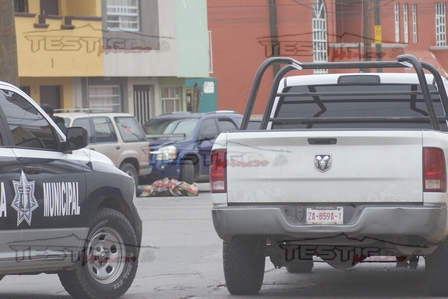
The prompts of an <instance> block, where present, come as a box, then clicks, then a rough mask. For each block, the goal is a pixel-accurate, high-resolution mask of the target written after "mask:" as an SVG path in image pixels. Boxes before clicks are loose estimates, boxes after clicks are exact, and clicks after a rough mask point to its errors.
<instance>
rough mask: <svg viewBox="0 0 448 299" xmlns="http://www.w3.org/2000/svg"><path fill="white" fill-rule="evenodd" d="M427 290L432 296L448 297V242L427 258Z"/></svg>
mask: <svg viewBox="0 0 448 299" xmlns="http://www.w3.org/2000/svg"><path fill="white" fill-rule="evenodd" d="M425 275H426V288H427V290H428V292H429V293H430V294H431V295H432V296H448V240H445V241H443V242H441V243H440V244H439V246H438V247H437V249H436V250H435V251H434V252H433V253H432V254H430V255H428V256H425Z"/></svg>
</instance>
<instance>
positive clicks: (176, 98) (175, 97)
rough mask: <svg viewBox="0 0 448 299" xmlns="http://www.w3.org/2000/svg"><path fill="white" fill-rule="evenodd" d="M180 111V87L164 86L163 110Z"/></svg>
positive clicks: (165, 111) (168, 111)
mask: <svg viewBox="0 0 448 299" xmlns="http://www.w3.org/2000/svg"><path fill="white" fill-rule="evenodd" d="M175 111H180V87H162V112H163V113H170V112H175Z"/></svg>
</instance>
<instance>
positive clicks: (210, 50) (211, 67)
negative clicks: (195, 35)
mask: <svg viewBox="0 0 448 299" xmlns="http://www.w3.org/2000/svg"><path fill="white" fill-rule="evenodd" d="M208 59H209V67H208V72H209V73H210V74H212V73H213V49H212V32H211V31H209V32H208Z"/></svg>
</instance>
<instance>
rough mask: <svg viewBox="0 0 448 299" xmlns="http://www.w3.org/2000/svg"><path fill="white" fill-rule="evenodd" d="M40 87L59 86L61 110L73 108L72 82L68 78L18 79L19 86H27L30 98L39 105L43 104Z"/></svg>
mask: <svg viewBox="0 0 448 299" xmlns="http://www.w3.org/2000/svg"><path fill="white" fill-rule="evenodd" d="M41 85H59V86H61V108H70V107H72V106H73V105H72V80H71V79H70V78H30V77H21V78H20V86H29V87H30V96H31V98H32V99H33V100H34V101H36V102H37V103H38V104H39V105H40V104H42V103H44V102H45V99H41V98H40V93H39V87H40V86H41Z"/></svg>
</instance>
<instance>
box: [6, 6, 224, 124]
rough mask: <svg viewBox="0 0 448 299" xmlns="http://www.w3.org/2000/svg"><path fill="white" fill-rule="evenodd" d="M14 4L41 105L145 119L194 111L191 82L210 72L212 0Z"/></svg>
mask: <svg viewBox="0 0 448 299" xmlns="http://www.w3.org/2000/svg"><path fill="white" fill-rule="evenodd" d="M14 3H15V21H16V37H17V49H18V61H19V81H20V86H21V88H22V89H23V90H25V91H26V92H27V93H28V94H29V95H30V96H31V97H32V98H33V99H35V100H36V101H37V102H38V103H41V104H42V103H48V104H51V105H53V106H54V107H55V108H56V109H62V110H68V109H71V108H84V109H86V108H88V109H106V110H111V111H117V112H129V113H132V114H134V115H135V116H136V117H137V119H138V120H139V121H140V122H141V123H144V122H145V121H146V120H148V119H149V118H151V117H153V116H156V115H158V114H161V113H167V112H172V111H186V110H187V109H188V108H189V107H190V106H189V103H187V87H186V80H192V79H193V80H194V79H195V78H198V80H199V79H200V80H201V81H206V82H207V78H209V77H210V60H209V34H208V29H207V5H206V1H205V0H189V1H181V0H77V1H70V0H40V1H37V0H36V1H34V0H33V1H26V0H15V1H14ZM200 88H202V86H201V87H200ZM209 101H215V102H216V95H215V97H214V98H213V97H212V98H211V99H210V100H209ZM197 109H198V110H199V111H200V109H201V107H198V108H197Z"/></svg>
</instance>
